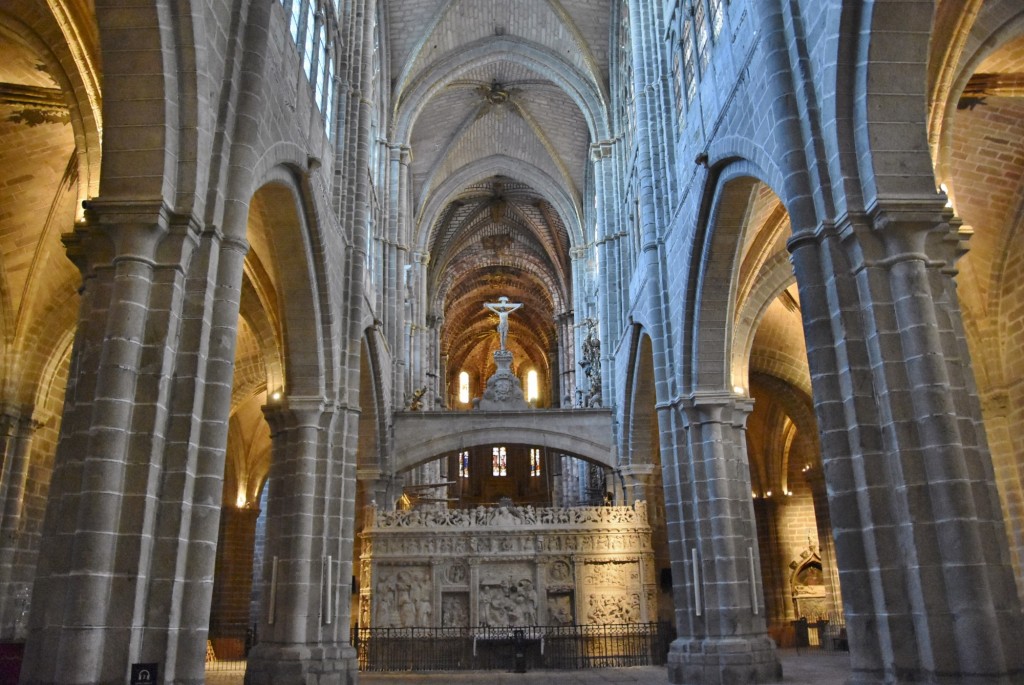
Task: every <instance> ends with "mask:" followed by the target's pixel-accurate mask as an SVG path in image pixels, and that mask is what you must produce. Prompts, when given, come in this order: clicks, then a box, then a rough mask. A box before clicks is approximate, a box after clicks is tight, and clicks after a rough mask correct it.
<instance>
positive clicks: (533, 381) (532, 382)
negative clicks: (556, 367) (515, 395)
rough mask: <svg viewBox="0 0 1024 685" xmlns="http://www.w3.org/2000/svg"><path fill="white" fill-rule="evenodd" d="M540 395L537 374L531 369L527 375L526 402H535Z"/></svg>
mask: <svg viewBox="0 0 1024 685" xmlns="http://www.w3.org/2000/svg"><path fill="white" fill-rule="evenodd" d="M539 394H540V393H539V392H538V391H537V372H536V371H534V370H533V369H530V370H529V371H528V372H527V373H526V401H527V402H533V401H534V400H535V399H537V396H538V395H539Z"/></svg>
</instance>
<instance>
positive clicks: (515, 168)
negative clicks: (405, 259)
mask: <svg viewBox="0 0 1024 685" xmlns="http://www.w3.org/2000/svg"><path fill="white" fill-rule="evenodd" d="M496 175H501V176H508V177H509V178H513V179H516V180H519V181H521V182H523V183H526V184H527V185H529V186H531V187H532V188H533V189H535V190H536V191H537V192H538V193H540V194H541V195H543V196H544V198H545V199H546V200H547V201H548V202H550V203H551V204H552V206H554V207H555V209H556V210H557V211H558V213H559V215H560V216H561V217H562V220H563V221H564V222H565V226H566V228H567V229H569V231H568V232H569V243H570V245H571V246H575V245H580V244H583V242H584V238H583V221H582V216H583V212H582V208H581V207H580V205H579V201H578V199H577V198H573V197H571V196H570V195H569V194H568V193H567V192H566V191H565V189H564V188H563V187H562V186H561V184H559V183H558V182H557V181H556V180H555V179H553V178H551V177H550V176H549V175H548V174H547V173H545V172H544V171H543V170H541V169H538V168H536V167H535V166H533V165H532V164H527V163H525V162H523V161H520V160H517V159H513V158H512V157H508V156H507V155H491V156H490V157H487V158H485V159H481V160H477V161H476V162H473V163H472V164H468V165H466V166H464V167H462V168H461V169H459V170H458V171H456V172H455V173H453V174H452V175H451V176H449V177H448V178H447V179H446V180H445V182H444V183H442V184H441V185H439V186H438V187H437V188H434V189H433V190H431V191H430V194H429V195H428V196H426V197H424V198H422V199H421V202H420V209H419V210H418V211H417V212H416V215H417V221H416V223H417V226H418V227H419V228H418V229H417V232H416V237H415V238H414V240H413V242H414V243H415V244H416V249H417V250H420V251H425V250H426V249H427V247H428V244H429V242H430V232H431V231H432V230H433V226H434V223H435V222H436V221H437V219H438V217H439V216H440V215H441V212H443V211H444V208H445V207H446V206H447V205H448V203H449V202H451V200H452V199H453V198H454V197H456V195H457V194H458V193H460V192H461V191H462V190H463V189H464V188H465V187H466V186H469V185H472V184H474V183H479V182H480V181H483V180H484V179H487V178H490V177H491V176H496Z"/></svg>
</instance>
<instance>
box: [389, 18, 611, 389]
mask: <svg viewBox="0 0 1024 685" xmlns="http://www.w3.org/2000/svg"><path fill="white" fill-rule="evenodd" d="M386 7H387V18H386V20H387V30H388V45H389V49H390V53H389V54H388V56H387V58H388V59H387V69H388V71H389V75H390V78H391V83H392V86H393V91H392V96H391V101H392V103H393V104H394V107H395V112H396V113H397V112H399V111H401V110H402V109H404V108H407V107H409V106H410V99H411V98H414V97H416V88H417V86H418V85H419V84H421V83H422V82H423V81H424V80H427V79H430V78H432V77H431V76H430V75H432V74H436V73H437V69H438V67H437V65H439V64H446V65H447V64H452V63H453V60H454V63H456V64H463V63H462V62H460V59H462V56H465V55H469V54H472V55H475V56H476V57H475V58H474V59H473V60H471V61H470V60H468V58H467V60H466V61H465V63H464V66H460V67H459V68H458V69H456V70H454V71H453V73H451V74H450V76H445V77H442V78H441V81H440V83H439V84H438V85H439V87H437V88H435V89H433V90H431V91H430V93H429V95H426V96H424V97H425V98H426V100H425V101H424V102H415V103H414V106H415V107H416V108H417V115H416V117H415V120H414V122H413V123H412V125H411V127H410V129H409V131H408V144H409V147H410V149H411V153H412V154H411V162H410V168H409V172H410V173H409V178H410V191H411V196H412V198H413V203H414V211H415V216H416V217H417V225H416V226H415V228H414V231H415V233H416V235H415V236H414V237H413V242H414V244H416V245H417V246H420V247H421V248H422V249H425V250H426V251H427V252H429V255H430V266H429V269H430V273H429V275H428V283H429V285H428V297H429V298H430V307H431V311H432V313H433V314H434V315H435V316H437V317H440V318H441V319H442V327H441V352H442V354H444V355H447V358H448V368H449V369H450V370H452V371H456V370H458V369H459V368H469V369H470V370H474V369H477V367H480V368H479V373H482V374H485V373H486V370H485V368H484V367H486V366H487V365H488V364H489V363H490V354H489V353H490V351H491V350H492V349H493V348H494V347H495V346H496V344H497V340H496V336H495V335H494V323H495V322H494V321H493V320H492V318H493V317H492V316H491V315H490V314H489V313H488V312H487V310H485V309H484V308H483V303H484V302H488V301H494V299H495V298H497V297H499V296H501V295H505V296H508V297H510V298H511V299H512V300H513V301H518V302H522V303H523V304H524V305H525V306H524V307H523V308H522V309H520V310H519V311H518V312H516V313H515V314H514V315H513V316H512V318H511V322H510V325H511V329H510V333H509V340H510V347H512V349H513V351H514V352H516V353H517V363H523V362H526V363H529V365H531V366H534V367H536V368H542V367H544V365H545V364H546V361H545V360H546V358H547V356H548V354H549V353H550V352H551V351H553V350H554V349H555V348H556V344H557V343H556V325H555V318H556V317H557V316H558V315H561V314H564V313H567V312H569V311H571V309H572V304H571V301H572V292H571V283H572V276H571V273H570V259H569V249H570V245H571V243H573V242H575V241H574V240H573V239H572V238H571V236H573V235H579V234H580V233H581V231H582V226H580V217H582V216H583V197H584V194H585V185H586V179H587V165H588V163H589V148H590V143H591V142H592V133H591V130H590V128H589V127H588V121H587V117H585V116H584V114H583V112H582V111H581V109H580V106H579V105H578V104H577V102H576V100H575V99H574V95H571V94H569V93H567V92H566V91H565V90H563V88H562V87H561V86H560V85H559V79H558V78H557V77H556V76H555V74H554V73H553V70H552V68H551V65H552V64H555V65H557V68H558V69H561V70H565V71H571V72H572V73H574V74H577V75H579V77H580V78H581V79H583V80H584V81H586V82H587V83H588V84H589V87H590V88H592V89H593V91H594V92H597V93H601V94H602V96H601V97H605V96H604V95H603V94H604V93H606V92H607V82H608V69H609V64H608V55H609V49H608V48H609V40H610V39H609V36H610V13H611V10H610V0H401V1H395V2H389V3H387V6H386ZM510 46H511V47H510ZM518 46H526V47H528V48H529V49H530V50H535V51H537V52H540V53H543V54H544V55H546V56H547V57H546V59H548V60H549V61H548V63H547V64H544V65H542V64H540V63H538V62H537V61H532V62H530V61H529V60H525V59H523V58H522V57H521V55H518V54H513V53H514V48H515V47H518ZM577 95H578V94H577ZM605 99H606V98H605ZM601 116H607V115H606V114H604V113H602V115H601ZM467 170H480V171H479V172H476V171H468V172H467ZM454 178H459V179H460V181H458V182H453V181H452V179H454ZM538 179H543V181H542V182H538ZM556 198H563V199H564V198H568V202H561V203H560V202H559V201H558V200H557V199H556ZM560 210H561V211H560ZM567 213H569V214H572V215H571V216H566V214H567Z"/></svg>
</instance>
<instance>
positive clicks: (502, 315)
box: [484, 295, 523, 352]
mask: <svg viewBox="0 0 1024 685" xmlns="http://www.w3.org/2000/svg"><path fill="white" fill-rule="evenodd" d="M522 306H523V304H522V303H521V302H509V301H508V298H507V297H505V296H504V295H502V296H501V297H499V298H498V301H497V302H484V307H486V308H487V309H490V310H491V311H492V312H494V313H495V314H497V315H498V340H499V341H500V342H501V351H502V352H504V351H505V340H506V339H507V338H508V315H509V314H511V313H512V312H514V311H515V310H517V309H519V308H520V307H522Z"/></svg>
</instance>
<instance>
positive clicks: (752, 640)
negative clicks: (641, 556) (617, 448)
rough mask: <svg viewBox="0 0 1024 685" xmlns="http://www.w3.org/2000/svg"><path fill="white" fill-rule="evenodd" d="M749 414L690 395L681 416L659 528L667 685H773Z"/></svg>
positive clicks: (725, 400)
mask: <svg viewBox="0 0 1024 685" xmlns="http://www.w3.org/2000/svg"><path fill="white" fill-rule="evenodd" d="M750 409H751V404H750V402H749V400H742V399H737V398H735V397H732V396H730V395H729V394H728V393H726V392H722V393H707V394H702V395H694V396H692V397H691V398H690V399H689V400H687V402H686V404H685V406H684V413H685V423H684V430H685V436H686V445H687V454H686V455H685V456H683V455H679V456H678V457H677V459H676V461H675V464H676V466H674V467H673V469H674V470H675V471H676V472H675V473H674V474H673V478H672V480H671V481H670V482H666V500H667V501H671V500H672V497H670V494H671V495H672V496H678V497H679V498H680V500H681V505H680V506H679V507H675V512H669V513H668V521H667V524H668V535H669V540H670V546H671V548H672V552H673V559H674V560H675V563H674V564H673V567H674V569H673V570H674V573H673V583H674V584H675V585H676V603H677V620H676V628H677V631H678V634H679V638H678V639H677V640H676V641H675V642H674V643H673V644H672V648H671V650H670V651H669V676H670V679H671V680H672V681H673V682H679V683H683V682H685V683H729V682H769V681H771V680H773V679H775V678H777V677H778V676H779V675H781V668H780V666H779V662H778V658H777V656H776V654H775V645H774V643H773V642H772V641H771V640H770V639H769V638H768V636H767V629H766V625H765V619H764V604H763V601H762V599H763V598H762V597H761V588H762V579H761V571H760V553H759V550H758V543H757V531H756V527H755V522H754V511H753V504H752V500H751V496H750V469H749V465H748V463H747V454H746V438H745V435H744V430H743V426H744V424H745V421H746V417H747V415H748V414H749V412H750ZM677 488H678V492H673V490H675V489H677ZM694 561H695V562H696V569H694ZM681 599H682V601H680V600H681Z"/></svg>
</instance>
